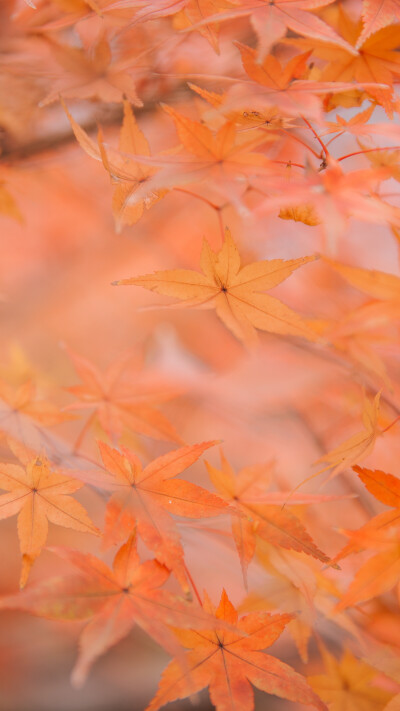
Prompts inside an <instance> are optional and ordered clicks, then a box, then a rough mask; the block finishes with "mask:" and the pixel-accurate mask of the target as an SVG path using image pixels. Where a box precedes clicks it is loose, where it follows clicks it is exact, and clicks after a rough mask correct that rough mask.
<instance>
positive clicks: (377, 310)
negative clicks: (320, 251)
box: [324, 257, 400, 328]
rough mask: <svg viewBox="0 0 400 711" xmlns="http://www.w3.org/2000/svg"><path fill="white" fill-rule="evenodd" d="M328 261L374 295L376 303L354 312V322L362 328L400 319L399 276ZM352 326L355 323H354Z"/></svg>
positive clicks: (344, 275)
mask: <svg viewBox="0 0 400 711" xmlns="http://www.w3.org/2000/svg"><path fill="white" fill-rule="evenodd" d="M324 259H325V261H326V262H327V263H328V264H329V266H330V267H332V269H334V270H335V271H336V272H338V274H340V275H341V276H342V277H343V278H344V279H345V280H346V281H347V282H348V283H349V284H351V286H353V287H354V288H355V289H358V290H359V291H362V292H363V293H364V294H367V295H368V296H372V297H373V299H374V301H372V302H370V303H368V304H365V305H363V306H361V307H359V308H358V309H356V311H355V312H354V313H353V315H352V320H353V321H354V322H357V323H358V326H359V327H360V325H364V326H366V327H367V328H368V325H369V322H371V323H372V325H373V326H374V325H376V324H385V323H391V322H393V321H394V320H398V319H399V317H400V278H399V277H398V276H396V275H395V274H390V273H388V272H381V271H378V270H376V269H363V268H361V267H352V266H350V265H348V264H341V263H340V262H336V261H334V260H333V259H328V258H327V257H324ZM350 327H351V323H350Z"/></svg>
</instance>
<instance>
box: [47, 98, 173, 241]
mask: <svg viewBox="0 0 400 711" xmlns="http://www.w3.org/2000/svg"><path fill="white" fill-rule="evenodd" d="M61 103H62V105H63V108H64V111H65V113H66V114H67V116H68V119H69V122H70V124H71V127H72V130H73V132H74V135H75V138H76V140H77V141H78V143H79V145H80V146H81V148H83V150H84V151H85V152H86V153H87V154H88V155H89V156H90V157H91V158H94V159H95V160H97V161H101V162H102V163H103V165H104V167H105V169H106V171H107V172H108V173H109V175H110V178H111V181H112V182H113V183H114V185H115V189H114V194H113V201H112V207H113V213H114V218H115V221H116V229H117V232H120V231H121V229H122V227H123V226H124V225H133V224H136V222H137V221H138V220H139V219H140V218H141V217H142V215H143V212H144V210H145V209H149V208H150V207H151V206H152V205H153V204H154V203H155V202H157V201H158V200H160V199H161V198H162V197H163V196H164V195H165V193H166V192H167V190H166V189H165V185H164V186H163V183H162V181H161V187H159V186H158V185H157V184H155V182H154V181H155V180H156V178H155V177H154V176H155V174H156V173H157V171H158V167H157V166H156V165H146V164H145V163H143V162H139V161H138V160H137V154H138V153H140V154H141V156H140V157H141V158H142V161H143V160H145V159H146V157H150V149H149V145H148V142H147V140H146V138H145V136H144V134H143V133H142V131H141V130H140V129H139V127H138V125H137V123H136V120H135V116H134V114H133V112H132V109H131V106H130V104H129V103H128V102H127V101H124V118H123V123H122V127H121V132H120V139H119V150H118V151H117V150H115V149H113V148H111V147H110V146H107V147H106V146H105V145H104V141H103V136H102V134H101V131H99V134H98V145H97V144H96V143H95V142H94V141H93V140H92V139H91V138H90V136H88V134H87V133H86V131H85V130H84V129H83V128H82V127H81V126H80V125H79V124H78V123H77V122H76V121H75V119H74V118H73V117H72V116H71V114H70V112H69V111H68V109H67V107H66V105H65V102H64V101H63V100H62V99H61ZM165 183H166V184H168V185H169V184H170V178H169V176H168V177H167V178H166V179H165Z"/></svg>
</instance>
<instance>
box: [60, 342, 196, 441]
mask: <svg viewBox="0 0 400 711" xmlns="http://www.w3.org/2000/svg"><path fill="white" fill-rule="evenodd" d="M68 354H69V356H70V358H71V360H72V363H73V365H74V367H75V370H76V372H77V373H78V375H79V377H80V378H81V380H82V381H83V384H82V385H73V386H70V387H68V388H66V389H67V390H68V391H69V392H70V393H72V394H73V395H76V396H77V397H78V401H77V402H74V403H73V404H71V405H69V406H68V408H67V409H71V410H89V411H90V410H91V411H92V413H91V415H90V418H89V420H88V421H87V422H86V424H85V426H84V429H83V430H82V432H81V434H80V436H79V440H78V441H79V442H81V441H82V439H83V436H84V434H85V432H86V431H87V428H88V426H89V425H90V424H91V423H92V422H93V420H94V419H97V420H98V421H99V423H100V425H101V427H102V428H103V430H104V432H105V433H106V434H107V435H108V436H109V437H120V436H121V435H122V433H123V432H124V430H126V429H127V428H128V429H130V430H132V431H133V432H139V433H140V434H143V435H146V436H147V437H155V438H156V439H162V440H167V441H173V442H178V443H179V444H182V439H181V437H180V436H179V435H178V433H177V432H176V430H175V428H174V427H173V426H172V424H171V423H170V422H169V421H168V420H167V418H166V417H164V415H163V414H162V413H161V412H159V411H158V410H157V409H156V408H155V407H154V405H155V404H158V403H162V402H165V401H166V400H169V399H171V398H172V397H174V395H176V394H177V390H173V389H172V388H171V387H167V386H166V385H165V384H164V383H163V382H162V381H161V379H160V378H156V376H155V374H154V373H151V372H146V371H143V370H142V369H141V367H140V366H141V365H142V363H141V362H140V359H139V358H137V357H136V358H134V357H133V356H132V354H128V355H125V356H122V357H121V358H119V359H118V360H117V361H116V362H115V363H113V365H112V366H110V367H109V368H108V370H107V372H106V373H105V374H102V373H101V372H100V371H99V370H98V369H97V368H96V367H95V366H94V365H93V364H92V363H90V361H88V360H87V359H86V358H83V357H82V356H78V355H76V354H75V353H72V351H70V350H68ZM77 448H78V447H77V445H75V449H77Z"/></svg>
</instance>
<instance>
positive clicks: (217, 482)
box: [206, 452, 329, 583]
mask: <svg viewBox="0 0 400 711" xmlns="http://www.w3.org/2000/svg"><path fill="white" fill-rule="evenodd" d="M206 466H207V470H208V474H209V477H210V479H211V481H212V483H213V484H214V486H215V488H216V489H217V491H218V493H219V494H221V495H222V497H223V498H224V499H225V500H226V501H227V502H229V505H230V511H231V513H232V535H233V539H234V541H235V544H236V548H237V551H238V553H239V557H240V562H241V566H242V571H243V577H244V581H245V583H246V579H247V567H248V565H249V563H250V561H251V560H252V558H253V556H254V553H255V549H256V541H257V537H259V538H262V539H263V540H265V541H267V542H268V543H270V544H271V545H273V546H281V547H282V548H286V549H289V550H294V551H298V552H303V553H306V554H307V555H311V556H312V557H313V558H317V559H318V560H320V561H322V562H324V563H327V562H328V561H329V558H328V556H327V555H325V553H323V552H322V551H320V550H319V548H318V547H317V546H316V545H315V543H314V541H313V540H312V538H311V536H310V535H309V534H308V533H307V531H306V529H305V527H304V526H303V524H302V523H301V521H300V520H299V519H298V518H297V517H296V516H295V515H294V514H292V513H291V512H290V511H288V510H287V509H284V508H282V505H283V504H284V503H285V502H286V500H287V498H288V495H289V494H288V493H285V492H266V488H267V486H268V482H269V478H270V477H269V473H270V470H271V464H270V465H259V466H253V467H246V468H245V469H242V470H241V471H240V472H239V473H238V474H237V475H236V476H235V474H234V472H233V469H232V467H231V466H230V464H229V462H228V461H227V460H226V459H225V457H224V455H223V453H222V452H221V469H216V468H215V467H213V466H212V465H211V464H209V463H208V462H206ZM326 500H327V499H326V498H325V497H322V499H321V497H319V496H318V495H317V496H314V497H313V496H312V495H310V494H308V495H305V496H302V495H299V494H297V495H296V494H294V498H293V499H292V500H291V501H290V502H289V503H291V504H293V505H294V504H300V503H301V504H304V503H317V502H319V503H320V502H321V501H326Z"/></svg>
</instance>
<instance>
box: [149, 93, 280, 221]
mask: <svg viewBox="0 0 400 711" xmlns="http://www.w3.org/2000/svg"><path fill="white" fill-rule="evenodd" d="M162 107H163V109H164V111H165V112H166V113H167V114H168V115H169V116H171V118H172V119H173V121H174V124H175V128H176V131H177V134H178V136H179V139H180V141H181V144H182V146H183V148H184V149H185V153H179V155H178V156H177V157H173V158H169V157H162V156H161V157H160V158H156V159H152V160H151V163H154V164H155V165H159V166H164V167H165V170H166V171H167V175H168V170H169V172H170V173H172V176H171V177H172V180H174V181H175V182H176V184H179V182H183V183H194V182H196V183H197V182H201V181H203V182H204V180H205V178H207V183H209V182H210V181H211V180H212V185H213V191H214V192H219V193H221V194H222V196H223V197H224V198H225V199H226V200H227V201H229V202H232V203H233V204H235V201H236V203H238V208H239V210H240V209H241V208H242V203H241V202H240V196H241V195H242V194H243V192H244V191H245V189H246V183H245V181H244V177H247V176H248V175H254V174H255V175H257V174H259V173H261V174H264V172H265V171H266V170H267V171H269V170H270V166H269V165H268V163H269V162H268V160H267V158H266V157H265V156H264V155H263V154H262V153H257V152H255V151H254V150H253V149H254V148H256V147H258V146H260V144H261V145H262V144H264V143H266V142H267V141H269V140H271V138H270V137H269V136H267V135H266V134H265V133H263V134H255V135H253V136H252V137H250V138H248V137H245V136H244V135H243V133H240V132H238V130H237V128H236V126H235V122H234V121H231V120H229V121H227V122H226V123H225V124H223V125H222V126H221V127H220V128H219V129H218V131H217V132H216V133H215V132H214V131H212V130H211V129H210V128H209V127H208V126H206V125H205V124H204V123H200V122H199V121H194V120H192V119H189V118H187V117H186V116H183V115H182V114H180V113H179V112H178V111H176V110H175V109H173V108H172V107H170V106H167V105H165V104H162ZM175 152H176V151H175ZM137 160H140V161H142V160H145V159H143V157H140V158H138V157H137ZM146 162H147V161H146Z"/></svg>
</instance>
